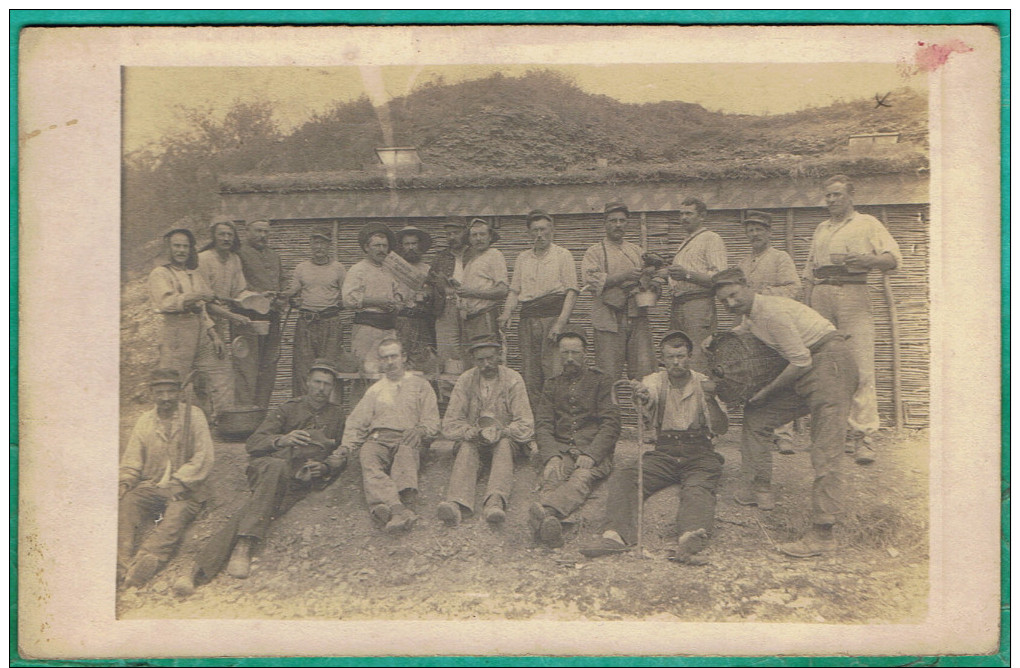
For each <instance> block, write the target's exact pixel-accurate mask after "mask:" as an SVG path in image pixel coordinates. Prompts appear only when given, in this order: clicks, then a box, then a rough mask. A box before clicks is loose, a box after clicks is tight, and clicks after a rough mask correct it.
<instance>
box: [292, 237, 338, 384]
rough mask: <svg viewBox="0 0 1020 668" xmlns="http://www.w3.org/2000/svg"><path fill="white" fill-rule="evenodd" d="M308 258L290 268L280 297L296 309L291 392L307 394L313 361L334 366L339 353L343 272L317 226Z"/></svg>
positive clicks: (327, 240)
mask: <svg viewBox="0 0 1020 668" xmlns="http://www.w3.org/2000/svg"><path fill="white" fill-rule="evenodd" d="M310 241H311V251H312V256H311V258H309V259H308V260H305V261H304V262H301V263H300V264H298V266H296V267H294V275H293V276H292V277H291V281H290V286H289V287H288V288H287V290H286V291H284V293H283V296H284V297H286V298H288V299H290V300H291V302H292V303H293V304H295V306H297V308H298V319H297V324H296V325H295V326H294V358H293V375H292V379H291V382H292V383H293V393H294V396H295V397H302V396H304V395H305V394H307V392H308V388H306V387H305V380H306V379H307V378H308V369H309V368H311V364H312V361H313V360H316V359H325V360H329V361H330V363H331V364H332V365H333V366H334V367H336V366H338V365H339V363H340V351H341V350H343V343H344V329H343V320H342V319H341V318H340V310H341V309H342V308H343V300H342V299H341V291H342V289H343V285H344V283H345V282H346V275H347V271H346V269H344V266H343V265H342V264H340V262H338V261H337V260H335V259H333V258H332V256H331V255H330V248H331V247H332V244H333V231H332V230H330V229H329V228H328V227H319V228H316V229H314V230H312V233H311V239H310Z"/></svg>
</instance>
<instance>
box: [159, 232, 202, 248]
mask: <svg viewBox="0 0 1020 668" xmlns="http://www.w3.org/2000/svg"><path fill="white" fill-rule="evenodd" d="M175 234H183V235H185V236H187V237H188V241H190V242H191V245H192V246H194V245H195V233H194V232H192V231H191V230H189V229H188V228H186V227H175V228H173V229H172V230H167V232H166V234H164V235H163V238H164V239H169V238H170V237H172V236H173V235H175Z"/></svg>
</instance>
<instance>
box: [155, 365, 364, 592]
mask: <svg viewBox="0 0 1020 668" xmlns="http://www.w3.org/2000/svg"><path fill="white" fill-rule="evenodd" d="M336 373H337V371H336V367H334V366H333V364H332V363H331V362H330V361H329V360H325V359H318V360H314V361H313V362H312V364H311V369H310V370H309V372H308V377H307V378H306V379H305V384H304V385H305V387H307V388H308V393H307V394H306V395H305V396H303V397H299V398H296V399H288V400H287V401H285V402H283V403H282V404H280V405H279V406H276V407H275V408H272V409H270V410H269V412H268V413H267V414H266V418H265V420H263V421H262V424H260V425H259V427H258V429H256V430H255V433H253V434H252V435H251V436H250V437H249V438H248V442H247V444H246V446H245V447H246V449H247V451H248V457H249V461H248V470H247V476H248V489H249V494H250V496H249V498H248V501H247V503H245V504H244V506H242V507H241V509H240V510H238V511H237V512H236V513H234V515H233V516H232V517H231V518H230V519H229V520H228V522H227V524H226V525H225V526H224V527H223V528H221V529H220V530H219V532H217V533H216V534H214V535H213V537H212V538H211V539H210V540H209V542H208V543H206V545H205V546H204V547H203V548H202V549H201V550H200V551H199V553H198V555H197V556H196V557H195V561H194V563H193V564H190V565H189V567H188V568H187V569H186V570H185V573H184V574H183V575H182V576H181V577H180V578H178V579H177V581H176V582H174V592H175V593H177V594H178V595H180V596H187V595H189V594H191V593H192V592H194V590H195V585H196V584H197V583H203V582H208V581H210V580H212V579H213V578H215V577H216V575H217V574H218V573H219V572H220V571H221V570H222V569H223V567H224V565H226V568H227V574H228V575H230V576H231V577H235V578H247V577H248V575H249V572H250V570H251V554H252V551H253V550H254V549H255V548H256V546H257V545H258V544H259V543H261V542H262V541H263V540H264V539H265V536H266V533H267V532H268V531H269V523H270V522H271V521H272V520H274V519H276V518H278V517H281V516H282V515H283V514H284V513H286V512H287V511H288V510H290V508H291V507H293V506H294V504H296V503H297V502H298V501H300V500H301V499H303V498H305V497H306V496H307V495H308V494H309V493H310V492H312V491H313V490H316V489H323V488H325V487H326V485H328V484H329V482H330V481H331V480H332V479H333V478H334V477H335V476H337V475H339V474H340V472H341V471H343V470H344V468H346V466H347V458H346V456H345V455H344V454H343V453H341V455H339V456H334V454H335V448H336V444H337V440H338V439H339V438H340V434H341V433H342V432H343V428H344V414H343V409H342V408H341V407H340V406H338V405H336V404H332V403H330V401H329V398H330V394H331V393H332V392H333V386H334V385H335V384H336ZM327 457H328V459H327Z"/></svg>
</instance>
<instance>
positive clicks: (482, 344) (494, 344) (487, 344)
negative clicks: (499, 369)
mask: <svg viewBox="0 0 1020 668" xmlns="http://www.w3.org/2000/svg"><path fill="white" fill-rule="evenodd" d="M502 347H503V345H502V344H501V343H500V342H499V341H493V340H492V339H487V340H485V341H479V342H477V343H472V344H471V346H470V347H469V348H468V351H469V352H472V353H473V352H475V351H476V350H478V349H480V348H502Z"/></svg>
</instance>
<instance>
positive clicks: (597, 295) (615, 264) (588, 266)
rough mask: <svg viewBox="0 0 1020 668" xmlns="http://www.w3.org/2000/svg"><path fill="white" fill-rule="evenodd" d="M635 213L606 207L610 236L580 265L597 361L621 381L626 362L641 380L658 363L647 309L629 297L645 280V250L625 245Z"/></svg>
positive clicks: (621, 207) (622, 206) (615, 206)
mask: <svg viewBox="0 0 1020 668" xmlns="http://www.w3.org/2000/svg"><path fill="white" fill-rule="evenodd" d="M629 213H630V211H629V210H628V209H627V205H626V204H624V203H623V202H610V203H609V204H606V206H605V225H606V236H605V238H604V239H602V241H600V242H599V243H597V244H595V245H594V246H590V247H589V248H588V250H587V251H585V254H584V259H582V260H581V280H582V281H583V282H584V284H585V285H586V286H587V287H588V288H589V289H590V290H591V293H592V297H593V299H592V306H591V324H592V326H593V327H594V328H595V360H596V362H597V364H598V367H599V368H600V369H602V371H603V372H605V373H606V375H608V376H609V378H610V380H613V381H616V380H617V379H619V378H620V375H621V374H622V373H623V367H624V364H625V363H626V366H627V376H628V377H629V378H641V377H643V376H645V375H647V374H649V373H651V372H652V369H653V366H654V364H655V359H654V356H655V355H654V352H653V350H652V331H651V329H650V328H649V326H648V314H647V311H646V309H643V308H639V307H638V305H637V303H636V302H635V301H634V298H633V297H632V296H631V295H630V292H632V291H633V289H634V287H635V286H636V285H637V282H638V280H639V279H640V278H641V269H642V266H643V264H644V263H643V261H642V259H641V255H642V251H641V247H640V246H638V245H636V244H632V243H630V242H629V241H625V240H624V235H625V234H626V231H627V223H628V219H627V217H628V215H629Z"/></svg>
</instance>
